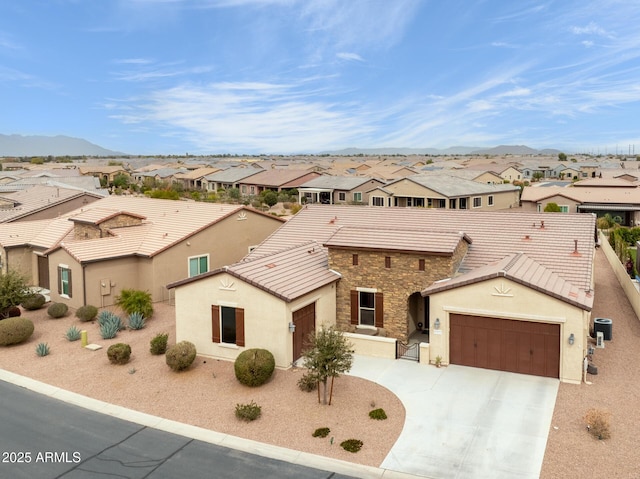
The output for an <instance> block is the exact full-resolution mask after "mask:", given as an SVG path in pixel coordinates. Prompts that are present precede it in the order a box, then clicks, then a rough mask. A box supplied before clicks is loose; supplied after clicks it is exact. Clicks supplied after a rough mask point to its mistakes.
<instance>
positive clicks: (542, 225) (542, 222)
mask: <svg viewBox="0 0 640 479" xmlns="http://www.w3.org/2000/svg"><path fill="white" fill-rule="evenodd" d="M540 229H541V230H543V229H544V221H541V222H540Z"/></svg>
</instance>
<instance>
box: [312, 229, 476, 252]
mask: <svg viewBox="0 0 640 479" xmlns="http://www.w3.org/2000/svg"><path fill="white" fill-rule="evenodd" d="M462 240H465V241H467V242H468V243H471V239H470V238H469V237H468V236H466V235H465V234H464V233H461V232H448V231H435V230H426V229H423V230H420V229H416V228H411V229H400V228H394V227H388V228H363V227H357V226H344V227H342V228H339V229H338V230H336V232H335V233H334V234H333V235H332V236H331V237H330V238H329V239H328V240H327V241H326V242H325V243H324V245H323V246H326V247H329V248H332V247H334V248H356V249H367V250H377V251H403V252H412V253H430V254H434V255H452V254H453V253H454V252H455V250H456V248H457V247H458V245H459V244H460V241H462Z"/></svg>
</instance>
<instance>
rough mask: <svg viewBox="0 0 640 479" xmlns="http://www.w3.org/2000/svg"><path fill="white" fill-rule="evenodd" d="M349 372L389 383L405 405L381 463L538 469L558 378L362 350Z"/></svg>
mask: <svg viewBox="0 0 640 479" xmlns="http://www.w3.org/2000/svg"><path fill="white" fill-rule="evenodd" d="M350 374H352V375H354V376H358V377H362V378H365V379H368V380H371V381H374V382H376V383H378V384H381V385H382V386H384V387H386V388H388V389H389V390H391V391H392V392H393V393H395V394H396V396H398V398H399V399H400V400H401V401H402V403H403V404H404V407H405V411H406V418H405V424H404V428H403V429H402V432H401V434H400V437H399V438H398V440H397V441H396V443H395V444H394V446H393V447H392V448H391V451H390V452H389V454H388V455H387V457H386V458H385V460H384V461H383V463H382V464H381V465H380V467H382V468H384V469H389V470H392V471H399V472H405V473H410V474H415V475H418V476H423V477H430V478H437V479H446V478H485V477H486V478H492V479H496V478H509V479H511V478H532V479H533V478H538V477H539V475H540V470H541V467H542V460H543V458H544V452H545V447H546V444H547V436H548V432H549V427H550V425H551V418H552V416H553V409H554V406H555V401H556V396H557V393H558V386H559V381H558V380H557V379H550V378H543V377H537V376H529V375H523V374H515V373H507V372H501V371H492V370H488V369H478V368H470V367H464V366H455V365H451V366H448V367H443V368H436V367H435V366H428V365H424V364H418V363H416V362H412V361H406V360H392V359H382V358H373V357H365V356H358V355H356V356H355V360H354V364H353V367H352V369H351V372H350Z"/></svg>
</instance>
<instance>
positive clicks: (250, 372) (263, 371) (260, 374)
mask: <svg viewBox="0 0 640 479" xmlns="http://www.w3.org/2000/svg"><path fill="white" fill-rule="evenodd" d="M275 367H276V360H275V358H274V357H273V354H271V353H270V352H269V351H267V350H266V349H247V350H246V351H243V352H241V353H240V354H239V355H238V357H237V358H236V361H235V363H234V365H233V368H234V370H235V373H236V378H237V379H238V381H240V382H241V383H242V384H244V385H245V386H249V387H256V386H261V385H263V384H264V383H266V382H267V381H268V380H269V378H270V377H271V375H272V374H273V370H274V369H275Z"/></svg>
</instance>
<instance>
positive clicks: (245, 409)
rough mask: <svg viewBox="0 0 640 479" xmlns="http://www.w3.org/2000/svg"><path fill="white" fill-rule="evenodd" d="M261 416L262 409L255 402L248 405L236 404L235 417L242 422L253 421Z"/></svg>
mask: <svg viewBox="0 0 640 479" xmlns="http://www.w3.org/2000/svg"><path fill="white" fill-rule="evenodd" d="M260 414H262V408H261V407H260V406H258V405H257V404H256V403H255V402H253V401H251V402H250V403H249V404H236V417H237V418H238V419H242V420H243V421H247V422H250V421H255V420H256V419H258V418H259V417H260Z"/></svg>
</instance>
